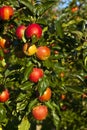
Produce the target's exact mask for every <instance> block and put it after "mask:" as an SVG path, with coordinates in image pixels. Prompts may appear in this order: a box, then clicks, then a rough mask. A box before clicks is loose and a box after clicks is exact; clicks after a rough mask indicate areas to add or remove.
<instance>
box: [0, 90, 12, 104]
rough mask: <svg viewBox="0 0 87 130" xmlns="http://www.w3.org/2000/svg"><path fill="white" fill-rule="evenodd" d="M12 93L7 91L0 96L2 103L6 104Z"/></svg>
mask: <svg viewBox="0 0 87 130" xmlns="http://www.w3.org/2000/svg"><path fill="white" fill-rule="evenodd" d="M9 96H10V93H9V91H8V90H7V89H5V90H4V91H2V93H1V94H0V102H6V101H7V100H8V99H9Z"/></svg>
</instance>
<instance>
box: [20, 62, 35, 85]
mask: <svg viewBox="0 0 87 130" xmlns="http://www.w3.org/2000/svg"><path fill="white" fill-rule="evenodd" d="M32 68H33V65H32V64H30V65H29V66H28V67H26V68H25V70H24V77H23V80H22V83H23V82H25V81H26V80H28V77H29V74H30V72H31V70H32Z"/></svg>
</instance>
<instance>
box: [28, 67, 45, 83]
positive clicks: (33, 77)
mask: <svg viewBox="0 0 87 130" xmlns="http://www.w3.org/2000/svg"><path fill="white" fill-rule="evenodd" d="M43 76H44V73H43V70H42V69H40V68H33V71H32V72H31V73H30V75H29V80H30V81H32V82H35V83H37V82H38V81H39V79H40V78H42V77H43Z"/></svg>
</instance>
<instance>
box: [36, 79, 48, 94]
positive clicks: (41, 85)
mask: <svg viewBox="0 0 87 130" xmlns="http://www.w3.org/2000/svg"><path fill="white" fill-rule="evenodd" d="M47 87H49V81H48V79H47V77H44V78H43V79H42V80H40V81H39V83H38V92H39V94H40V95H42V94H43V93H44V91H45V90H46V88H47Z"/></svg>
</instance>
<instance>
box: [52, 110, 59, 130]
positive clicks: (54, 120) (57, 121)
mask: <svg viewBox="0 0 87 130" xmlns="http://www.w3.org/2000/svg"><path fill="white" fill-rule="evenodd" d="M52 116H53V122H54V125H55V127H56V130H60V118H59V116H58V115H57V114H56V112H55V111H52Z"/></svg>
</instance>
